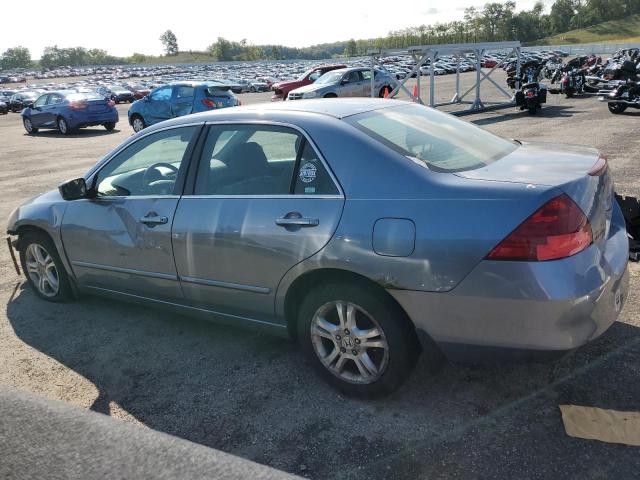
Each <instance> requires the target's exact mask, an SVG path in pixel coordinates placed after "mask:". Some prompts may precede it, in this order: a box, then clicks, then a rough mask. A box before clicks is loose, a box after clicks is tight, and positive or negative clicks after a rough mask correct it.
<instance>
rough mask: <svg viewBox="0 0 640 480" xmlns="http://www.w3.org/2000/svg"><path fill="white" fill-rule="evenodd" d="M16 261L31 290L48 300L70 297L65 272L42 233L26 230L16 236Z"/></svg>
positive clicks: (55, 300) (65, 299)
mask: <svg viewBox="0 0 640 480" xmlns="http://www.w3.org/2000/svg"><path fill="white" fill-rule="evenodd" d="M20 263H21V265H22V271H23V272H24V274H25V276H26V277H27V281H28V283H29V285H30V286H31V288H32V289H33V291H34V292H35V293H36V295H38V296H39V297H40V298H43V299H44V300H48V301H50V302H64V301H67V300H69V299H70V298H71V285H70V282H69V277H68V276H67V272H66V271H65V269H64V266H63V265H62V261H61V260H60V257H59V256H58V251H57V250H56V247H55V245H54V244H53V242H52V241H51V239H50V238H49V237H48V236H47V235H45V234H43V233H36V232H34V233H27V234H26V235H24V236H21V237H20Z"/></svg>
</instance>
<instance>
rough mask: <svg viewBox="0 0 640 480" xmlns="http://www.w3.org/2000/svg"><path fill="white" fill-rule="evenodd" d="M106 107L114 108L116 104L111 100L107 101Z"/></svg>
mask: <svg viewBox="0 0 640 480" xmlns="http://www.w3.org/2000/svg"><path fill="white" fill-rule="evenodd" d="M107 105H108V106H109V107H115V106H116V102H114V101H113V100H109V101H108V102H107Z"/></svg>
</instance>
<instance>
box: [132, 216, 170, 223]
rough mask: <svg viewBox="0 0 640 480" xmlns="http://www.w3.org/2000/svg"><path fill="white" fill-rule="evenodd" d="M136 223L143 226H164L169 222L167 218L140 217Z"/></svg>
mask: <svg viewBox="0 0 640 480" xmlns="http://www.w3.org/2000/svg"><path fill="white" fill-rule="evenodd" d="M138 221H139V222H140V223H144V224H145V225H165V224H166V223H168V222H169V219H168V218H167V217H142V218H141V219H140V220H138Z"/></svg>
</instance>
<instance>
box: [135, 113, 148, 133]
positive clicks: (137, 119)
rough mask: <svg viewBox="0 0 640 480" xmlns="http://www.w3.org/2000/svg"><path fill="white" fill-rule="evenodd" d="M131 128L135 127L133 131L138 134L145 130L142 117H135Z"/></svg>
mask: <svg viewBox="0 0 640 480" xmlns="http://www.w3.org/2000/svg"><path fill="white" fill-rule="evenodd" d="M131 126H132V127H133V131H134V132H136V133H138V132H139V131H141V130H144V129H145V127H146V125H145V123H144V120H143V118H142V117H141V116H140V115H136V116H134V117H133V120H132V121H131Z"/></svg>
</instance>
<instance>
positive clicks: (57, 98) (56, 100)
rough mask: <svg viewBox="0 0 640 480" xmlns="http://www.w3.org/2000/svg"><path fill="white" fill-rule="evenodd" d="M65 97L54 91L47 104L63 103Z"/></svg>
mask: <svg viewBox="0 0 640 480" xmlns="http://www.w3.org/2000/svg"><path fill="white" fill-rule="evenodd" d="M62 100H63V97H62V95H59V94H57V93H52V94H51V95H49V100H48V101H47V105H57V104H59V103H62Z"/></svg>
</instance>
